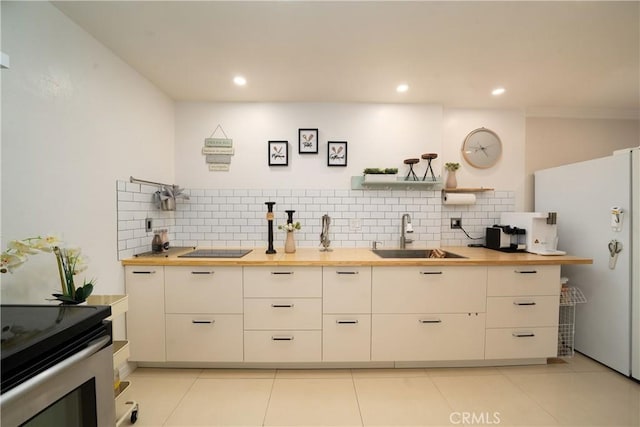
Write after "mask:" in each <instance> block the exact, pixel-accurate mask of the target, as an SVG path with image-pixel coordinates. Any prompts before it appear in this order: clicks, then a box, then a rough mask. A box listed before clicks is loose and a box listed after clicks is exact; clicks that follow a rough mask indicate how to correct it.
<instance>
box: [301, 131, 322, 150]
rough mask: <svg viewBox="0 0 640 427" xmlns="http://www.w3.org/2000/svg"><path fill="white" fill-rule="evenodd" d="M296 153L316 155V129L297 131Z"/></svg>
mask: <svg viewBox="0 0 640 427" xmlns="http://www.w3.org/2000/svg"><path fill="white" fill-rule="evenodd" d="M298 153H299V154H318V129H298Z"/></svg>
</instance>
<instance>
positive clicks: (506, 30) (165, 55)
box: [54, 1, 640, 112]
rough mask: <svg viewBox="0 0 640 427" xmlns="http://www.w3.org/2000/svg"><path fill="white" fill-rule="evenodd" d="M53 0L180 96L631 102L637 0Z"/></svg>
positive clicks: (638, 66) (636, 103) (637, 49)
mask: <svg viewBox="0 0 640 427" xmlns="http://www.w3.org/2000/svg"><path fill="white" fill-rule="evenodd" d="M54 4H55V5H56V7H57V8H58V9H60V10H61V11H62V12H63V13H65V14H66V15H67V16H69V17H70V18H71V19H72V20H73V21H75V22H76V23H78V25H80V26H81V27H82V28H84V29H85V30H86V31H88V32H89V33H90V34H92V35H93V36H94V37H95V38H97V39H98V40H99V41H100V42H102V43H103V44H104V45H106V46H107V47H109V48H110V49H111V50H113V52H115V54H116V55H118V56H119V57H121V58H122V59H123V60H124V61H125V62H127V63H128V64H130V65H131V66H132V67H133V68H135V69H136V70H138V71H139V72H140V73H141V74H142V75H144V76H146V77H147V78H148V79H149V80H150V81H152V82H153V83H154V84H155V85H157V86H158V87H159V88H160V89H162V90H163V91H164V92H166V93H167V94H168V95H169V96H170V97H171V98H173V99H175V100H179V101H297V102H392V103H396V102H408V103H436V104H443V105H445V106H448V107H463V108H467V107H468V108H523V109H527V110H528V111H535V110H536V109H582V110H585V109H598V110H612V111H626V112H630V111H631V112H637V111H638V109H639V108H640V35H639V27H640V2H638V1H630V2H608V1H601V2H595V1H586V2H580V1H567V2H563V1H556V2H517V1H513V2H483V1H472V2H451V1H449V2H437V1H429V2H421V1H413V2H401V1H386V2H381V1H378V2H368V1H351V2H348V1H335V2H330V1H259V2H245V1H232V2H221V1H195V2H187V1H160V2H153V1H141V2H133V1H105V2H93V1H87V2H75V1H74V2H71V1H62V2H54ZM237 74H241V75H243V76H245V77H246V78H247V80H248V84H247V85H246V86H245V87H237V86H234V84H233V83H232V78H233V77H234V76H235V75H237ZM402 82H406V83H408V84H409V86H410V89H409V91H408V92H406V93H403V94H399V93H397V92H396V91H395V88H396V86H397V85H398V84H399V83H402ZM497 86H504V87H505V88H506V89H507V92H506V93H505V94H504V95H502V96H501V97H493V96H491V94H490V92H491V90H492V89H493V88H495V87H497Z"/></svg>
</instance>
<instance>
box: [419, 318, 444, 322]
mask: <svg viewBox="0 0 640 427" xmlns="http://www.w3.org/2000/svg"><path fill="white" fill-rule="evenodd" d="M418 322H420V323H442V320H440V319H419V320H418Z"/></svg>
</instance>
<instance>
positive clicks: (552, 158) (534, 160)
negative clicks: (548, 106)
mask: <svg viewBox="0 0 640 427" xmlns="http://www.w3.org/2000/svg"><path fill="white" fill-rule="evenodd" d="M526 138H527V150H526V153H525V158H526V164H525V174H526V176H525V178H526V190H525V202H526V206H527V208H528V209H533V205H534V203H533V200H534V190H535V183H534V179H533V173H534V172H535V171H537V170H541V169H547V168H552V167H555V166H561V165H566V164H569V163H576V162H581V161H585V160H591V159H597V158H599V157H606V156H610V155H611V154H612V153H613V152H614V151H616V150H620V149H623V148H630V147H637V146H638V145H640V120H638V119H635V120H634V119H629V118H627V119H617V118H609V117H606V118H588V119H587V118H573V117H528V118H527V131H526Z"/></svg>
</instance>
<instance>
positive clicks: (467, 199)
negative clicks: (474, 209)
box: [443, 193, 476, 205]
mask: <svg viewBox="0 0 640 427" xmlns="http://www.w3.org/2000/svg"><path fill="white" fill-rule="evenodd" d="M475 202H476V195H475V194H467V193H446V194H445V195H444V201H443V203H444V204H445V205H473V204H474V203H475Z"/></svg>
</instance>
